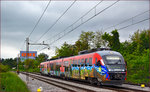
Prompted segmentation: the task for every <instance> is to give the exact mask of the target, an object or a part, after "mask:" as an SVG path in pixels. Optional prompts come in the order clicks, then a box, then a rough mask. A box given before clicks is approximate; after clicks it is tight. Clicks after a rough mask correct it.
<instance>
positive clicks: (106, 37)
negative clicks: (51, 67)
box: [0, 30, 150, 84]
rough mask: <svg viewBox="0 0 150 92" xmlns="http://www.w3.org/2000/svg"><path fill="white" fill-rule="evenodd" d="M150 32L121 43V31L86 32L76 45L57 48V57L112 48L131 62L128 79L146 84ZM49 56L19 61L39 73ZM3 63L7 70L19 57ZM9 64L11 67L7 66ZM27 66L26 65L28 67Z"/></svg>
mask: <svg viewBox="0 0 150 92" xmlns="http://www.w3.org/2000/svg"><path fill="white" fill-rule="evenodd" d="M149 34H150V30H137V31H136V32H135V33H134V34H133V35H130V40H128V41H127V40H126V41H124V42H120V39H119V33H118V31H117V30H113V31H112V32H111V33H107V32H105V33H103V32H102V31H97V32H91V31H88V32H82V34H81V35H80V36H79V38H78V40H77V41H76V42H75V44H68V43H66V42H65V43H64V44H63V45H62V46H61V47H60V48H57V47H56V51H55V56H53V57H52V58H59V57H62V56H63V57H65V56H72V55H77V54H78V52H79V51H83V50H88V49H93V48H100V47H110V48H112V50H114V51H118V52H120V53H121V54H122V55H123V57H124V59H125V61H126V62H127V71H128V72H127V81H126V82H130V83H135V84H139V83H145V84H148V82H149V78H150V75H149V55H150V52H149ZM47 58H48V55H46V54H44V53H41V54H40V55H38V57H37V58H36V59H35V60H32V59H29V60H25V62H21V61H19V66H18V67H19V70H20V71H29V72H39V65H40V63H41V62H44V61H46V60H47ZM1 61H2V64H3V65H2V64H1V65H0V66H1V67H0V70H1V71H3V72H6V71H8V70H9V67H10V68H12V67H16V64H17V63H16V61H17V58H15V59H5V60H4V59H1ZM4 65H8V66H4ZM25 66H26V67H25Z"/></svg>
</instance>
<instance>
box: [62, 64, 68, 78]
mask: <svg viewBox="0 0 150 92" xmlns="http://www.w3.org/2000/svg"><path fill="white" fill-rule="evenodd" d="M63 67H64V73H65V77H69V62H68V61H64V63H63Z"/></svg>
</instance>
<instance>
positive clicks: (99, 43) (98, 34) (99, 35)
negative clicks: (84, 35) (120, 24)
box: [93, 31, 107, 48]
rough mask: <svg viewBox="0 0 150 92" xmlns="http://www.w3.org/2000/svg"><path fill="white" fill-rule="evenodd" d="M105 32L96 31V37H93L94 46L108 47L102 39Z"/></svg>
mask: <svg viewBox="0 0 150 92" xmlns="http://www.w3.org/2000/svg"><path fill="white" fill-rule="evenodd" d="M102 35H103V32H102V31H96V33H95V36H94V39H93V47H94V48H100V47H102V46H103V47H106V44H107V43H106V42H105V41H104V40H103V39H102Z"/></svg>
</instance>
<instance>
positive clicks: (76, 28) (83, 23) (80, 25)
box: [40, 0, 120, 51]
mask: <svg viewBox="0 0 150 92" xmlns="http://www.w3.org/2000/svg"><path fill="white" fill-rule="evenodd" d="M119 1H120V0H117V1H116V2H114V3H112V4H111V5H109V6H108V7H106V8H104V9H103V10H101V11H100V12H98V13H97V14H95V15H93V16H92V17H90V18H89V19H87V20H86V21H85V22H83V23H81V24H80V25H78V26H76V27H75V28H73V29H72V30H70V31H68V32H67V33H66V34H64V35H62V36H61V37H59V38H58V39H56V40H54V41H53V42H51V43H50V44H49V45H51V44H53V43H54V42H56V41H58V40H59V39H61V38H63V37H64V36H66V35H67V34H69V33H70V32H72V31H74V30H75V29H77V28H78V27H80V26H81V25H83V24H85V23H86V22H88V21H89V20H91V19H93V18H94V17H96V16H97V15H99V14H101V13H102V12H104V11H105V10H107V9H108V8H110V7H111V6H113V5H115V4H116V3H117V2H119ZM44 49H45V48H43V49H42V50H44ZM40 51H41V50H40Z"/></svg>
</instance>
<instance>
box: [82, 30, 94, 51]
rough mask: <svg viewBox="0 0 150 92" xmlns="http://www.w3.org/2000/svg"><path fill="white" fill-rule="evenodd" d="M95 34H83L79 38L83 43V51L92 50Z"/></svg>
mask: <svg viewBox="0 0 150 92" xmlns="http://www.w3.org/2000/svg"><path fill="white" fill-rule="evenodd" d="M94 36H95V35H94V32H90V31H88V32H83V31H82V33H81V35H80V37H79V41H80V42H81V50H88V49H90V48H91V45H92V40H93V38H94Z"/></svg>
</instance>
